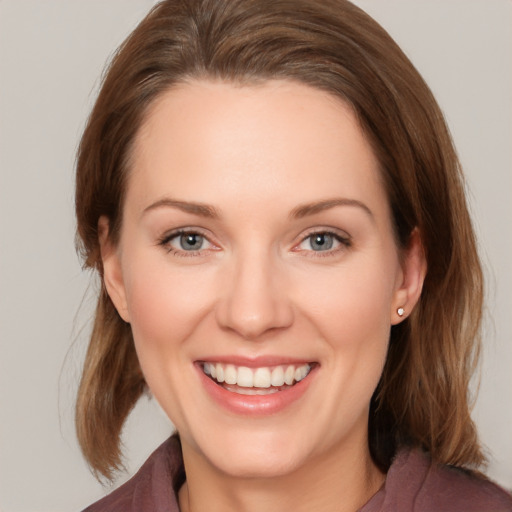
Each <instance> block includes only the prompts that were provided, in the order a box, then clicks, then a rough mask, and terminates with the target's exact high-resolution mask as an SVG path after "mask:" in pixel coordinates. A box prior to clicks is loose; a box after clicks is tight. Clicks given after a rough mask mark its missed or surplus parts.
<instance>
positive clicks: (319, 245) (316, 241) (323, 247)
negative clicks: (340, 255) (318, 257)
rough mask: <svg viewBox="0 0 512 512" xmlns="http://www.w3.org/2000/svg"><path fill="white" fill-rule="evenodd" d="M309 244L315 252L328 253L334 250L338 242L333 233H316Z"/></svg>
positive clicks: (311, 236) (310, 238) (310, 237)
mask: <svg viewBox="0 0 512 512" xmlns="http://www.w3.org/2000/svg"><path fill="white" fill-rule="evenodd" d="M308 239H309V244H310V247H311V249H313V251H328V250H329V249H332V247H333V245H334V243H335V242H336V240H335V239H334V235H332V234H331V233H315V234H314V235H310V236H309V237H308Z"/></svg>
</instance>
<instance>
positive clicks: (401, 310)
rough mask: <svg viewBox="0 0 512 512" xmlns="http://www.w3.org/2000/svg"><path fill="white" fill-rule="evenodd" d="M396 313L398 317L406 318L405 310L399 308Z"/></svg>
mask: <svg viewBox="0 0 512 512" xmlns="http://www.w3.org/2000/svg"><path fill="white" fill-rule="evenodd" d="M396 312H397V313H398V316H404V313H405V311H404V308H398V309H397V310H396Z"/></svg>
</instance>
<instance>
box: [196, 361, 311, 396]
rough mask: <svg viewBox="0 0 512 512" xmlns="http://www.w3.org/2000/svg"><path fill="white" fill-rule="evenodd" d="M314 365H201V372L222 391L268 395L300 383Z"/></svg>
mask: <svg viewBox="0 0 512 512" xmlns="http://www.w3.org/2000/svg"><path fill="white" fill-rule="evenodd" d="M314 364H315V363H306V364H288V365H278V366H272V367H269V366H264V367H258V368H249V367H247V366H236V365H233V364H225V363H210V362H203V363H201V366H202V369H203V372H204V373H205V374H206V375H208V376H209V377H210V379H212V380H213V381H214V382H215V383H216V384H218V385H219V386H222V387H223V388H224V389H226V390H228V391H231V392H233V393H238V394H240V395H269V394H272V393H277V392H278V391H283V390H285V389H289V388H292V387H293V386H295V384H297V383H298V382H300V381H301V380H304V379H305V378H306V377H307V376H308V375H309V373H310V371H311V370H312V368H313V367H314Z"/></svg>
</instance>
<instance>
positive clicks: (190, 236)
mask: <svg viewBox="0 0 512 512" xmlns="http://www.w3.org/2000/svg"><path fill="white" fill-rule="evenodd" d="M176 238H178V239H179V246H180V249H181V250H183V251H199V250H201V249H202V248H203V244H204V241H205V239H204V237H203V236H201V235H198V234H197V233H184V234H182V235H179V237H176Z"/></svg>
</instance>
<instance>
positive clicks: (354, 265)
mask: <svg viewBox="0 0 512 512" xmlns="http://www.w3.org/2000/svg"><path fill="white" fill-rule="evenodd" d="M131 165H132V170H131V175H130V178H129V183H128V189H127V195H126V202H125V205H124V212H123V215H124V217H123V226H122V231H121V238H120V242H119V245H118V247H116V248H112V247H109V245H108V242H104V243H103V257H104V264H105V280H106V285H107V289H108V291H109V293H110V295H111V297H112V299H113V300H114V303H115V304H116V307H117V308H118V311H119V312H120V314H121V316H122V317H123V318H124V319H125V320H126V321H128V322H130V324H131V327H132V329H133V335H134V339H135V345H136V349H137V353H138V356H139V360H140V364H141V367H142V370H143V372H144V375H145V378H146V381H147V383H148V385H149V387H150V389H151V391H152V393H153V394H154V396H155V397H156V399H157V400H158V402H159V403H160V404H161V406H162V407H163V408H164V409H165V411H166V412H167V414H168V415H169V417H170V418H171V420H172V421H173V423H174V424H175V425H176V427H177V429H178V431H179V433H180V435H181V439H182V443H183V449H184V454H185V457H186V458H187V457H188V458H189V459H195V460H198V461H202V462H204V463H207V464H209V465H210V466H212V467H214V468H216V469H217V470H220V471H222V472H225V473H228V474H234V475H241V476H277V475H283V474H286V473H289V472H291V471H294V470H296V469H299V468H301V467H306V466H308V464H314V463H317V462H321V461H323V460H327V459H329V458H338V457H339V456H340V455H342V454H347V453H357V452H360V451H361V450H367V422H368V407H369V402H370V397H371V396H372V393H373V391H374V389H375V387H376V385H377V383H378V381H379V378H380V375H381V372H382V368H383V365H384V361H385V358H386V351H387V346H388V338H389V332H390V326H391V325H392V324H393V323H396V322H398V321H399V320H400V318H399V316H398V315H397V312H396V310H397V308H398V307H404V308H405V310H406V312H407V311H409V310H410V308H411V307H412V305H413V303H414V301H415V297H416V296H417V293H416V292H415V288H414V285H415V284H417V283H415V279H416V277H417V276H419V275H420V274H421V272H420V270H421V269H420V267H421V265H420V264H419V263H418V262H419V261H420V259H419V257H415V256H414V254H415V253H417V252H418V251H416V252H415V250H411V251H410V253H411V254H412V255H411V254H409V253H407V254H406V255H405V256H404V255H402V256H403V258H400V257H399V256H400V255H399V252H398V249H397V247H396V244H395V241H394V238H393V233H392V223H391V217H390V209H389V204H388V201H387V198H386V194H385V191H384V188H383V185H382V183H381V181H380V178H379V165H378V162H377V160H376V158H375V156H374V154H373V151H372V150H371V147H370V145H369V144H368V142H367V141H366V139H365V137H364V136H363V134H362V132H361V129H360V127H359V126H358V123H357V121H356V119H355V116H354V115H353V113H352V111H351V110H350V108H349V107H347V106H346V105H345V104H344V103H342V102H341V101H340V100H338V99H336V98H334V97H332V96H330V95H328V94H327V93H324V92H321V91H319V90H316V89H313V88H310V87H307V86H305V85H300V84H297V83H293V82H284V81H281V82H278V81H275V82H267V83H265V84H262V85H255V86H235V85H231V84H228V83H211V82H192V83H189V84H186V85H181V86H179V87H176V88H174V89H173V90H170V91H168V92H166V93H165V94H163V95H162V96H161V97H160V98H159V99H158V100H157V101H156V102H155V103H154V105H153V106H152V108H151V110H150V112H149V114H148V117H147V119H146V121H145V123H144V124H143V126H142V127H141V129H140V131H139V134H138V137H137V140H136V144H135V146H134V153H133V159H132V162H131ZM102 222H103V223H104V221H102ZM415 276H416V277H415ZM419 280H420V278H419V277H418V278H417V279H416V281H419ZM419 286H420V285H419ZM415 293H416V295H415ZM212 375H213V376H215V377H213V376H212ZM222 380H224V382H219V381H222ZM186 460H187V459H186Z"/></svg>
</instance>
